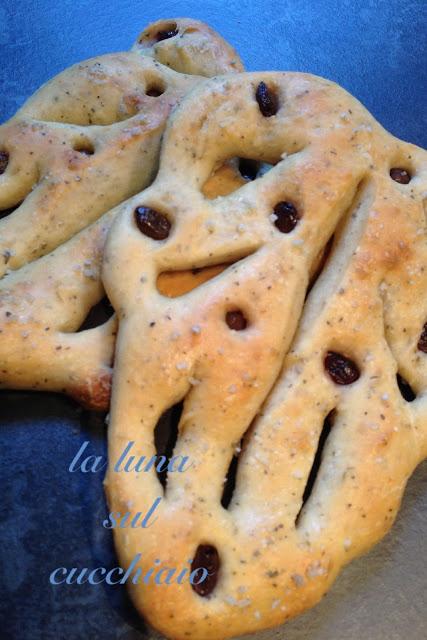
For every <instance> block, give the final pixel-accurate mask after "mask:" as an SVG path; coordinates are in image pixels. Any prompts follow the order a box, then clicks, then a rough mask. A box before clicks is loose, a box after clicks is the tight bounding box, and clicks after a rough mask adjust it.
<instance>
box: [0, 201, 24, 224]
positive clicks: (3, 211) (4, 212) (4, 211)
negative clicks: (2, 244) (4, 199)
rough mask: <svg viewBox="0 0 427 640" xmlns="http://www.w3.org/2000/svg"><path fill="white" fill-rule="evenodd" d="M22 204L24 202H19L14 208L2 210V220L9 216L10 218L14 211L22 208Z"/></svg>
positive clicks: (0, 214)
mask: <svg viewBox="0 0 427 640" xmlns="http://www.w3.org/2000/svg"><path fill="white" fill-rule="evenodd" d="M21 204H22V202H18V204H15V206H14V207H9V209H2V210H0V220H1V219H2V218H7V216H10V214H11V213H13V212H14V211H16V209H18V207H20V206H21Z"/></svg>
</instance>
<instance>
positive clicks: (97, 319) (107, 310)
mask: <svg viewBox="0 0 427 640" xmlns="http://www.w3.org/2000/svg"><path fill="white" fill-rule="evenodd" d="M113 314H114V309H113V307H112V306H111V303H110V301H109V299H108V298H107V296H105V297H104V298H102V300H100V301H99V302H97V304H95V305H94V306H93V307H92V308H91V309H90V311H89V313H88V314H87V316H86V318H85V319H84V321H83V323H82V324H81V325H80V327H79V329H78V332H80V331H87V330H88V329H95V327H100V326H101V325H102V324H104V323H105V322H107V320H108V319H109V318H111V316H112V315H113Z"/></svg>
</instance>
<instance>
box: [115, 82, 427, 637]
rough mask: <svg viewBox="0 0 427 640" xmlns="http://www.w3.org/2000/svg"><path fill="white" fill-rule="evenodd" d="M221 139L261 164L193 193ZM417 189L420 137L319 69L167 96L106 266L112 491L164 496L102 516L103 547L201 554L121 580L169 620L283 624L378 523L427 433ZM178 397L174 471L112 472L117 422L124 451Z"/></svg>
mask: <svg viewBox="0 0 427 640" xmlns="http://www.w3.org/2000/svg"><path fill="white" fill-rule="evenodd" d="M236 157H239V158H245V159H246V160H247V161H248V160H254V161H258V162H263V163H268V164H271V165H273V167H272V168H271V169H270V170H269V171H266V172H265V173H263V175H260V176H259V177H256V179H254V180H252V181H251V182H249V183H247V184H244V185H243V186H241V187H240V188H239V189H237V190H235V191H233V192H232V193H229V194H228V195H223V196H219V197H214V198H208V197H206V195H205V194H204V193H203V187H204V185H205V183H206V181H207V180H208V179H209V176H211V174H212V172H213V171H215V167H217V166H221V165H222V164H223V163H224V162H227V161H229V160H230V159H232V158H236ZM261 173H262V172H261ZM426 188H427V155H426V152H425V151H423V150H421V149H419V148H417V147H416V146H414V145H412V144H408V143H405V142H402V141H401V140H398V139H397V138H395V137H393V136H392V135H390V134H389V133H387V132H386V131H385V130H384V129H383V128H382V127H381V126H380V125H379V124H378V123H377V122H376V121H375V120H374V118H373V117H372V116H371V115H370V114H369V113H368V112H367V111H366V109H365V108H364V107H363V106H362V105H361V104H360V103H359V102H358V101H357V100H356V99H355V98H353V97H352V96H350V95H349V94H348V93H347V92H346V91H344V90H343V89H341V88H340V87H338V86H337V85H335V84H334V83H332V82H329V81H327V80H324V79H321V78H318V77H315V76H311V75H306V74H300V73H278V72H277V73H276V72H271V73H270V72H265V73H247V74H246V73H243V74H238V75H236V76H230V77H222V78H215V79H212V80H210V81H208V82H207V83H205V84H204V85H201V86H199V87H198V88H197V89H195V90H194V91H193V92H192V93H191V94H190V95H189V96H188V97H187V98H186V99H185V100H184V101H183V102H182V104H181V105H180V107H179V108H178V109H177V110H176V111H175V112H174V114H173V116H172V118H171V119H170V121H169V124H168V127H167V129H166V132H165V136H164V139H163V146H162V152H161V159H160V169H159V173H158V176H157V178H156V180H155V182H154V183H153V184H152V186H151V187H149V188H148V189H146V190H145V191H143V192H142V193H140V194H139V195H136V196H135V197H133V198H132V199H130V200H129V201H128V202H127V203H126V204H125V205H123V206H122V207H121V211H120V213H119V214H118V215H116V217H115V220H114V223H113V225H112V227H111V228H110V231H109V234H108V238H107V244H106V253H105V258H104V267H103V278H104V283H105V286H106V290H107V293H108V296H109V298H110V300H111V302H112V304H113V307H114V308H115V310H116V312H117V316H118V320H119V330H118V337H117V346H116V352H115V367H114V376H113V393H112V403H111V412H110V424H109V445H108V446H109V460H110V464H109V469H108V472H107V476H106V491H107V496H108V502H109V507H110V510H111V512H114V513H117V512H119V513H124V512H127V511H128V510H129V509H130V508H131V509H132V508H135V509H141V508H142V507H144V506H148V505H149V504H151V503H153V502H154V501H155V500H156V499H157V497H158V496H161V497H162V503H161V505H160V508H159V509H158V512H157V515H158V521H157V522H156V523H154V524H153V525H152V526H150V527H147V528H142V527H137V528H131V527H126V526H125V527H123V528H121V527H116V528H114V535H115V543H116V548H117V552H118V555H119V559H120V566H121V567H124V568H126V567H129V566H130V565H131V563H132V560H133V559H134V558H135V557H136V556H137V555H138V554H141V558H140V560H139V562H138V565H137V566H138V568H141V570H142V572H143V573H145V572H146V571H147V570H148V569H149V568H151V567H155V566H158V567H169V568H171V567H172V568H174V567H182V566H183V564H185V563H187V562H188V559H190V561H191V568H192V569H193V570H196V569H202V568H205V569H207V570H208V571H209V576H208V577H207V578H206V580H204V581H203V582H201V583H200V584H193V585H191V584H190V582H188V581H187V582H186V583H182V584H178V583H176V582H174V581H173V580H171V582H170V584H167V585H163V586H158V587H156V586H153V585H152V584H144V582H143V581H140V582H138V583H136V584H134V583H133V582H132V581H131V580H129V581H128V582H127V584H128V586H129V588H130V594H131V597H132V599H133V602H134V604H135V606H136V607H137V609H138V610H139V611H140V612H141V614H143V615H144V616H145V617H146V619H147V620H148V621H149V622H150V623H151V624H152V625H153V626H154V627H156V628H157V629H158V630H160V631H161V632H162V633H163V634H164V635H165V636H166V637H168V638H171V639H173V640H189V639H191V638H194V640H223V639H225V638H230V637H236V636H239V635H241V634H245V633H249V632H256V631H259V630H262V629H265V628H267V627H273V626H275V625H279V624H281V623H283V622H284V621H286V620H287V619H289V618H291V617H292V616H295V615H296V614H298V613H300V612H302V611H304V610H306V609H307V608H309V607H311V606H313V605H314V604H316V603H317V602H318V601H319V599H320V598H321V597H322V596H323V595H324V594H325V593H326V591H327V590H328V589H329V588H330V586H331V585H332V583H333V581H334V579H335V578H336V576H337V574H338V572H339V571H340V569H341V568H342V567H343V566H344V565H345V564H347V563H348V562H349V561H350V560H351V559H353V558H354V557H356V556H357V555H359V554H361V553H363V552H365V551H367V550H368V549H369V548H370V547H372V545H373V544H374V543H376V542H377V541H378V540H379V539H380V538H381V537H382V536H384V534H385V533H386V532H387V531H388V530H389V528H390V526H391V525H392V523H393V521H394V518H395V516H396V513H397V510H398V507H399V504H400V501H401V498H402V493H403V491H404V488H405V484H406V481H407V479H408V477H409V475H410V474H411V472H412V471H413V469H414V467H415V466H416V465H417V464H418V463H419V462H420V461H421V460H422V459H423V458H424V457H425V455H426V453H427V402H426V388H427V355H426V354H427V324H426V321H427V278H426V267H427V247H426V215H425V209H424V208H423V204H425V200H424V199H425V197H426ZM331 239H332V240H331ZM328 243H329V245H330V246H331V248H330V254H329V257H327V259H326V260H325V262H324V264H323V265H321V266H320V268H319V269H320V273H319V275H318V278H317V280H316V282H315V283H314V284H313V286H312V288H311V290H310V291H309V292H308V285H309V274H310V272H313V270H314V267H315V264H316V262H318V256H319V255H321V254H322V251H324V249H325V247H326V246H327V245H328ZM225 264H226V265H228V266H227V267H226V268H225V269H224V265H225ZM206 268H209V269H211V270H212V269H213V270H215V268H217V269H218V271H221V272H220V273H218V271H216V272H215V271H214V272H213V273H212V274H211V275H213V276H214V277H212V278H211V279H209V280H208V281H206V282H204V283H202V284H201V285H200V286H198V287H196V288H193V289H192V290H191V291H188V292H186V293H183V294H182V295H179V296H176V297H174V298H171V297H168V296H166V295H164V293H162V291H161V288H159V284H158V283H159V278H161V277H162V274H165V273H171V272H176V273H177V274H180V273H181V272H182V271H183V270H184V271H188V270H191V269H206ZM215 274H216V275H215ZM159 289H160V290H159ZM307 294H308V295H307ZM179 402H183V409H182V415H181V418H180V420H179V424H178V428H177V435H176V441H175V442H173V443H172V447H170V450H173V455H174V456H187V457H188V459H189V461H190V462H191V463H192V464H191V465H190V467H189V468H187V470H186V471H185V473H170V474H169V475H168V477H167V482H166V483H164V482H161V481H160V480H161V479H162V478H160V476H159V475H158V474H157V473H156V468H155V467H154V466H152V467H151V468H150V469H149V470H148V471H147V472H145V473H140V474H137V473H132V472H129V473H123V472H122V473H117V472H116V471H115V470H114V463H115V462H116V461H117V459H118V458H119V456H120V454H121V452H122V451H123V450H124V448H125V447H126V445H127V443H129V442H132V443H133V450H132V453H133V455H134V456H135V459H136V460H138V459H139V456H145V457H146V459H150V458H151V456H155V455H156V454H157V453H158V451H157V449H156V428H157V426H156V425H157V424H158V421H159V419H160V417H161V416H162V415H163V414H164V412H165V411H167V410H168V409H169V408H171V407H172V406H174V405H175V404H176V403H179ZM236 468H237V471H236V475H235V480H233V482H235V487H234V490H233V486H232V485H230V477H232V476H233V470H236ZM163 475H164V474H163ZM163 479H164V478H163ZM132 505H134V507H132ZM163 577H164V576H163ZM284 633H285V634H286V632H285V631H284Z"/></svg>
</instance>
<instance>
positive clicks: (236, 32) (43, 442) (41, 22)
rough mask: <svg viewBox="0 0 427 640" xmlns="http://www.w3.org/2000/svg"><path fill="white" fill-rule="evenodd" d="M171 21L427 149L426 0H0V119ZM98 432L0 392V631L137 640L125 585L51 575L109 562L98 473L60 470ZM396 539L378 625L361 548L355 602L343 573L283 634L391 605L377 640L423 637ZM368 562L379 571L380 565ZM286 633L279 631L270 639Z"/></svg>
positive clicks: (410, 506)
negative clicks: (311, 79) (319, 82)
mask: <svg viewBox="0 0 427 640" xmlns="http://www.w3.org/2000/svg"><path fill="white" fill-rule="evenodd" d="M177 16H191V17H195V18H198V19H201V20H204V21H206V22H208V23H209V24H211V25H212V26H213V27H214V28H215V29H217V30H218V31H219V32H220V33H221V34H222V35H223V36H224V37H225V38H226V39H228V40H229V41H230V42H231V43H232V44H233V45H234V46H235V47H236V48H237V49H238V51H239V53H240V55H241V57H242V59H243V61H244V63H245V65H246V68H247V69H248V70H257V69H260V70H261V69H281V70H285V69H292V70H302V71H309V72H312V73H317V74H319V75H323V76H326V77H329V78H331V79H333V80H335V81H337V82H338V83H340V84H342V85H343V86H344V87H345V88H346V89H348V90H349V91H350V92H351V93H353V94H354V95H355V96H356V97H357V98H359V99H360V100H361V101H362V102H363V103H364V104H365V105H366V106H367V107H368V108H369V109H370V111H371V112H372V113H373V114H374V115H375V116H376V117H377V119H378V120H379V121H380V122H381V123H382V124H383V125H384V126H385V127H386V128H387V129H389V130H390V131H392V132H393V133H394V134H396V135H399V137H401V138H403V139H406V140H409V141H410V142H414V143H416V144H419V145H421V146H427V127H426V119H425V102H426V95H427V91H426V89H427V87H426V74H425V64H426V46H425V43H426V35H427V34H426V27H425V23H426V17H427V3H426V2H425V0H418V1H410V0H407V1H406V2H401V0H390V1H389V2H385V1H381V0H365V1H364V2H360V1H359V0H353V1H352V0H343V1H341V2H332V1H328V0H324V1H322V2H320V1H319V2H309V1H304V0H286V1H284V2H280V1H277V0H275V1H271V0H264V1H256V0H247V1H246V2H242V0H239V1H235V0H227V1H226V2H225V1H222V0H216V1H215V0H198V1H196V0H181V1H172V0H170V1H158V0H157V1H152V2H138V1H135V0H133V1H132V0H122V1H121V2H117V0H116V1H115V2H114V1H113V2H105V1H103V2H101V1H100V0H92V1H89V0H88V1H86V2H78V1H75V0H74V1H70V0H66V1H64V0H62V1H59V2H53V1H51V2H47V1H45V2H43V1H40V0H26V1H21V2H12V1H11V0H0V59H1V67H0V96H1V97H0V120H1V121H3V120H4V119H6V118H7V117H10V116H11V115H13V113H14V112H15V110H16V109H17V108H18V107H19V106H20V105H21V104H22V103H23V102H24V100H25V99H26V98H27V97H28V96H30V95H31V94H32V93H33V91H34V90H35V89H37V88H38V87H39V85H40V84H41V83H43V82H44V81H46V80H47V79H49V78H50V77H52V76H53V75H55V74H56V73H57V72H59V71H61V70H62V69H64V68H65V67H67V66H69V65H70V64H73V63H75V62H77V61H79V60H81V59H84V58H87V57H90V56H94V55H99V54H102V53H107V52H111V51H116V50H125V49H127V48H129V46H130V44H131V43H132V41H133V40H134V38H135V37H136V35H137V34H138V32H139V31H141V30H142V28H143V27H144V26H145V25H146V24H147V23H148V22H151V21H153V20H156V19H158V18H161V17H163V18H168V17H170V18H172V17H177ZM104 436H105V433H104V427H103V425H102V423H101V421H99V420H94V419H90V420H89V417H88V416H87V415H86V414H82V413H81V412H79V411H78V410H77V409H76V407H75V406H74V405H73V404H72V403H71V402H69V401H68V400H65V399H63V398H60V397H56V396H53V395H47V394H46V395H43V394H23V393H2V394H0V447H1V449H0V451H1V472H0V480H1V491H2V500H1V507H0V536H1V547H0V562H1V566H0V569H1V576H0V580H1V583H0V640H9V639H13V640H30V638H31V640H51V639H52V640H53V639H54V638H55V639H57V638H61V640H82V639H83V638H84V639H85V640H86V639H89V638H90V640H96V639H98V638H99V639H100V638H102V639H103V640H113V639H114V640H116V639H122V640H137V639H138V640H142V638H146V637H148V635H147V632H146V630H145V629H144V625H143V623H142V622H141V621H140V619H139V618H138V617H137V616H136V615H135V613H134V611H133V610H132V607H131V605H130V604H129V602H128V601H127V599H126V596H125V594H124V592H123V590H117V589H113V588H111V587H109V588H106V587H104V586H101V585H100V586H99V587H93V586H88V585H85V586H80V587H74V588H73V587H68V588H61V587H52V586H50V585H49V582H48V576H49V573H50V571H51V570H52V569H53V568H54V567H57V566H62V565H67V566H70V567H71V566H79V567H83V566H89V567H96V566H100V565H103V566H115V564H116V560H115V558H114V554H113V551H112V547H111V539H110V536H109V534H107V532H106V531H105V530H104V529H102V527H101V526H100V524H99V523H100V521H101V520H102V519H103V517H104V513H105V503H104V498H103V492H102V485H101V477H100V474H97V475H93V476H92V475H91V474H88V475H82V474H70V473H69V472H68V471H67V468H68V465H69V463H70V461H71V459H72V457H73V456H74V454H75V453H76V451H77V450H78V448H79V446H80V444H81V443H82V442H83V441H84V440H87V439H90V440H91V442H92V447H93V451H94V452H97V453H98V454H100V453H103V454H104V455H105V453H106V452H105V440H104ZM421 483H422V476H421V474H420V473H418V476H417V479H416V480H413V481H412V483H411V488H410V491H409V495H408V496H407V498H406V500H405V505H404V510H403V515H402V516H401V517H400V519H399V521H398V523H397V525H396V527H397V531H398V532H399V527H400V532H401V536H402V537H403V538H404V537H405V535H406V534H405V526H406V525H404V524H403V523H404V522H405V520H404V519H405V518H407V519H412V520H414V519H415V521H416V518H417V517H418V516H417V513H418V511H417V509H419V504H420V503H419V496H417V495H416V494H417V493H418V492H419V491H418V489H419V487H420V486H421ZM416 487H417V490H415V488H416ZM417 500H418V502H417ZM417 505H418V506H417ZM421 524H422V522H421V521H420V531H422V527H421ZM424 524H425V521H424ZM424 533H425V529H424ZM394 535H396V534H394ZM408 535H409V534H408ZM396 540H397V538H396V537H394V538H393V537H391V538H388V539H387V541H386V542H385V543H384V545H385V546H383V551H384V553H385V556H386V559H387V560H388V562H395V563H397V566H400V572H401V575H400V577H399V580H400V588H401V590H402V594H403V596H402V597H400V596H399V597H398V596H396V597H395V596H394V595H393V593H394V591H393V589H391V590H390V593H388V591H387V584H385V587H384V588H385V595H384V594H382V593H379V594H378V595H377V597H378V598H379V599H380V601H381V598H383V608H382V609H381V611H384V615H383V620H381V619H380V624H382V625H383V626H381V627H379V629H380V631H375V630H374V629H373V628H372V626H368V627H366V626H364V620H363V611H364V610H365V612H366V607H367V606H369V605H370V604H372V606H374V605H375V603H374V602H372V603H369V602H368V603H366V602H365V603H363V597H365V600H366V597H367V596H363V594H364V593H368V592H369V593H372V591H373V589H374V590H375V589H377V587H375V585H374V587H373V588H370V583H372V581H373V580H375V579H376V577H377V576H375V578H374V577H373V575H370V571H372V570H373V569H372V567H373V566H374V565H373V564H372V562H373V561H372V558H370V557H368V558H367V559H364V560H362V561H360V563H359V565H358V567H359V569H356V572H357V571H358V570H359V575H358V578H357V579H358V580H359V583H360V580H361V579H362V584H363V585H364V586H363V589H365V592H364V591H362V596H361V597H362V599H361V600H360V597H359V596H360V595H361V594H360V589H361V587H360V584H359V587H358V588H355V589H353V592H352V584H351V580H350V579H349V578H348V575H349V574H348V573H347V574H345V576H344V577H343V578H342V579H341V581H340V583H339V584H340V585H341V591H339V589H340V587H338V588H337V591H336V594H338V595H332V596H331V601H329V600H328V602H327V603H326V606H324V605H321V606H320V607H319V608H318V609H316V610H315V611H314V612H313V613H311V612H310V613H309V614H308V616H309V617H305V618H302V620H305V622H304V623H303V625H304V624H305V629H306V631H305V630H304V626H301V624H300V623H291V624H290V625H288V627H287V631H286V638H287V640H297V639H298V640H305V639H306V638H308V637H310V638H311V640H318V638H319V639H320V638H323V637H326V636H324V635H323V634H324V633H326V634H327V637H328V638H331V640H332V639H334V638H336V640H342V638H343V637H344V635H341V633H345V636H346V638H348V639H349V640H351V639H353V638H360V637H366V638H368V640H379V638H382V637H383V635H382V631H381V629H382V630H386V628H387V624H388V623H387V620H388V618H389V617H390V616H391V615H392V613H391V612H392V611H394V612H395V610H396V607H397V612H398V616H397V620H398V622H395V623H394V631H393V630H391V631H389V632H388V635H384V637H389V638H393V639H395V638H396V639H399V640H400V639H403V638H405V640H423V638H424V635H422V634H423V632H422V627H421V626H419V627H418V626H417V625H415V626H414V624H412V625H411V623H410V620H411V616H415V618H416V616H417V610H419V609H422V607H423V595H422V593H421V595H420V593H419V589H417V588H416V587H415V588H414V587H413V586H411V575H410V573H408V574H407V573H405V564H403V565H402V564H399V563H405V562H406V563H408V562H412V569H414V567H416V565H417V561H418V560H419V558H420V556H421V555H422V553H423V550H422V546H421V541H420V540H418V538H417V537H416V536H415V538H414V539H413V540H414V542H413V543H412V542H408V541H407V542H406V543H405V542H402V543H397V542H396ZM411 540H412V538H411ZM405 544H407V545H409V547H411V548H405ZM402 545H403V547H402ZM413 547H414V548H413ZM410 552H412V556H410V560H409V561H408V553H410ZM424 553H425V547H424ZM370 563H371V564H370ZM375 566H376V569H375V571H378V572H379V573H381V566H382V565H379V564H377V565H375ZM406 568H408V567H407V565H406ZM408 571H409V568H408ZM364 573H366V574H367V575H366V576H365V577H364V576H363V574H364ZM352 575H353V576H354V574H352ZM346 576H347V577H346ZM346 580H347V582H346ZM363 580H364V582H363ZM380 584H381V582H380ZM358 589H359V591H358ZM369 589H370V591H369ZM405 594H406V595H405ZM383 596H384V597H383ZM346 598H347V600H346ZM358 598H359V600H358ZM393 598H394V599H393ZM417 598H418V599H417ZM359 601H360V602H362V604H360V602H359ZM346 602H348V603H349V606H347V608H346ZM358 603H359V604H358ZM328 604H329V608H328ZM353 606H354V607H357V606H360V611H361V613H360V617H361V620H360V621H359V626H357V624H356V623H354V624H353V622H354V618H353V617H352V616H351V615H350V614H349V618H348V620H346V618H345V616H346V615H347V614H346V613H345V611H348V610H349V608H350V607H353ZM364 606H365V609H364V608H363V607H364ZM340 607H341V608H342V607H344V608H343V610H342V611H340ZM387 607H389V609H388V608H387ZM399 607H401V609H399ZM411 607H414V610H413V609H412V608H411ZM414 611H415V613H414ZM424 611H425V596H424ZM418 613H419V612H418ZM334 616H336V619H334ZM405 616H406V617H405ZM408 616H409V617H408ZM377 617H378V616H377ZM413 619H414V618H413ZM343 620H344V622H345V626H344V627H343V628H342V632H337V633H339V634H340V635H337V636H335V633H334V632H333V629H336V628H337V626H338V624H339V623H340V622H342V621H343ZM405 620H406V621H407V625H406V626H405ZM424 620H425V618H424ZM399 621H400V622H399ZM399 623H400V624H401V627H399V626H398V625H399ZM426 623H427V621H426ZM370 624H371V623H370ZM328 625H329V626H328ZM351 625H353V626H351ZM426 626H427V624H426ZM308 629H310V631H308ZM328 629H330V631H328ZM406 629H408V630H409V631H408V632H407V631H406ZM417 629H419V631H417ZM325 630H326V631H325ZM344 630H345V631H344ZM306 633H309V635H306ZM396 634H397V635H396ZM420 634H421V635H420ZM283 635H284V632H283V631H279V632H278V635H274V636H269V637H275V638H283Z"/></svg>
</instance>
